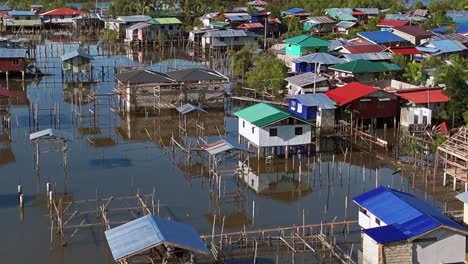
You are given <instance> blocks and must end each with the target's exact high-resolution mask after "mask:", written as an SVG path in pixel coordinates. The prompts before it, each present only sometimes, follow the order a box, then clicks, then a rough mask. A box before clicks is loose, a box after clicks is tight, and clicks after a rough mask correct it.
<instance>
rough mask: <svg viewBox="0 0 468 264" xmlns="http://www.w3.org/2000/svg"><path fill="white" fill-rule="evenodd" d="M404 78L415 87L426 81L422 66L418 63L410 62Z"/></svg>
mask: <svg viewBox="0 0 468 264" xmlns="http://www.w3.org/2000/svg"><path fill="white" fill-rule="evenodd" d="M403 78H404V79H405V80H406V81H407V82H409V83H411V84H414V85H421V84H422V83H423V81H424V75H423V72H422V64H420V63H418V62H416V61H414V60H413V61H410V62H409V63H408V64H407V65H406V68H405V72H404V73H403Z"/></svg>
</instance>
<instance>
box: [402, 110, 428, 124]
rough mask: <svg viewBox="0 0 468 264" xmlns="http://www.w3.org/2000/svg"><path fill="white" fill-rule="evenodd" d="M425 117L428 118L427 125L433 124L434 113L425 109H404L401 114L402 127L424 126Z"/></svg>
mask: <svg viewBox="0 0 468 264" xmlns="http://www.w3.org/2000/svg"><path fill="white" fill-rule="evenodd" d="M415 116H417V117H418V118H417V123H415V122H414V121H415ZM424 117H426V118H427V124H429V125H430V124H431V119H432V111H431V110H430V109H428V108H425V107H407V108H402V109H401V112H400V125H401V126H404V127H408V126H410V125H420V124H423V121H424Z"/></svg>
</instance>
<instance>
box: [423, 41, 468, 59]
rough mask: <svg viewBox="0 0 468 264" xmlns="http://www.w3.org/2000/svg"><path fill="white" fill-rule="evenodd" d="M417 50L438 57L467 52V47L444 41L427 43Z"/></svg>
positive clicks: (456, 42) (455, 42)
mask: <svg viewBox="0 0 468 264" xmlns="http://www.w3.org/2000/svg"><path fill="white" fill-rule="evenodd" d="M416 49H418V50H420V51H423V52H428V53H432V55H436V56H437V55H440V54H444V53H451V52H460V51H463V50H466V47H465V46H464V45H463V44H461V43H460V42H458V41H456V40H451V39H442V40H434V41H430V42H426V43H424V44H423V45H422V46H419V47H416Z"/></svg>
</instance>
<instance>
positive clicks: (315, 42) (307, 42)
mask: <svg viewBox="0 0 468 264" xmlns="http://www.w3.org/2000/svg"><path fill="white" fill-rule="evenodd" d="M283 42H285V43H287V44H295V45H299V46H301V47H328V46H330V42H329V41H327V40H324V39H320V38H314V37H311V36H309V35H306V34H304V35H299V36H295V37H292V38H287V39H285V40H284V41H283Z"/></svg>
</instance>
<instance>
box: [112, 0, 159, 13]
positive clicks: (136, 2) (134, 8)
mask: <svg viewBox="0 0 468 264" xmlns="http://www.w3.org/2000/svg"><path fill="white" fill-rule="evenodd" d="M154 7H155V6H154V2H153V1H152V0H132V1H128V0H114V1H113V3H112V5H111V7H110V8H109V12H110V14H112V15H113V16H115V17H116V16H131V15H151V13H152V12H154Z"/></svg>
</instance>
